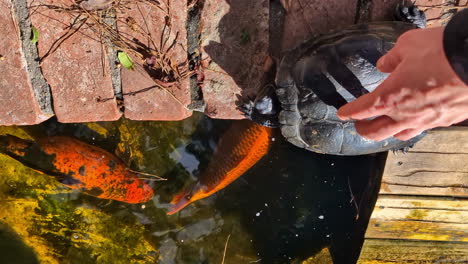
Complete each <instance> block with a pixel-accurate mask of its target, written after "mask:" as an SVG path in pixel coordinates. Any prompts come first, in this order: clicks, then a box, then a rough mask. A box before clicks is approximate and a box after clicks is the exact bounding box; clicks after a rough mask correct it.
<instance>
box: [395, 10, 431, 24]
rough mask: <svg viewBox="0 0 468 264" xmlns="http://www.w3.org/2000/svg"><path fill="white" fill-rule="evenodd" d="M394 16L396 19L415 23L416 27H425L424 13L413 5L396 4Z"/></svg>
mask: <svg viewBox="0 0 468 264" xmlns="http://www.w3.org/2000/svg"><path fill="white" fill-rule="evenodd" d="M396 17H397V19H398V20H401V21H404V22H408V23H411V24H414V25H416V26H417V27H418V28H425V27H426V22H427V21H426V15H425V14H424V12H423V11H421V10H419V9H418V8H417V7H416V6H415V5H411V6H406V5H397V7H396Z"/></svg>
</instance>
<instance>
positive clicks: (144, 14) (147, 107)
mask: <svg viewBox="0 0 468 264" xmlns="http://www.w3.org/2000/svg"><path fill="white" fill-rule="evenodd" d="M159 2H160V7H161V8H162V9H163V10H165V11H162V10H161V9H159V8H158V7H156V6H155V5H153V4H148V3H147V2H137V1H135V2H134V3H131V4H128V6H127V8H128V9H126V11H125V12H124V13H120V14H119V15H118V20H117V21H118V23H117V26H118V29H119V32H120V34H122V36H125V37H128V38H129V39H137V40H138V41H140V42H141V43H142V44H143V46H145V52H143V53H148V54H143V57H140V58H138V57H137V55H136V54H133V53H130V52H129V55H130V56H131V57H132V59H133V61H134V62H135V64H136V68H135V70H133V71H132V70H128V69H125V68H123V69H122V90H123V92H124V105H125V117H127V118H129V119H133V120H181V119H184V118H186V117H189V116H190V115H191V114H192V112H191V111H189V110H188V109H187V105H189V104H190V81H189V77H188V75H187V74H188V62H187V58H188V57H187V31H186V20H187V1H186V0H162V1H159ZM155 4H156V2H155ZM166 14H168V16H167V17H168V18H167V19H168V22H169V23H168V24H167V26H166V27H165V26H164V25H165V24H166V23H165V17H166ZM169 26H170V29H169ZM148 33H149V34H151V40H152V41H149V40H148ZM161 39H163V40H164V41H163V43H162V46H161ZM164 42H165V43H164ZM132 45H133V46H135V44H132ZM171 46H172V47H171ZM157 51H159V52H160V53H162V54H165V56H166V57H167V58H170V60H171V61H172V65H173V67H174V68H177V69H178V71H179V72H181V73H182V75H184V74H185V76H180V77H178V78H177V80H176V79H175V78H174V79H173V80H170V79H169V80H163V81H166V82H168V81H174V82H175V84H174V85H171V86H170V87H166V88H152V89H146V88H150V87H155V85H156V82H155V80H154V79H156V80H161V79H164V76H167V74H166V75H164V76H158V75H157V74H153V73H152V75H150V74H148V72H147V71H146V70H145V66H144V61H145V60H144V58H148V57H150V55H149V53H150V52H153V53H155V52H156V53H157ZM131 93H134V94H133V95H128V94H131ZM125 94H127V95H125Z"/></svg>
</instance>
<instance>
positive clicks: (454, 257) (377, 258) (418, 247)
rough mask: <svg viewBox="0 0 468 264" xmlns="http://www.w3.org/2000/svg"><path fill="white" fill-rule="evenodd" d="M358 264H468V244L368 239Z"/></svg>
mask: <svg viewBox="0 0 468 264" xmlns="http://www.w3.org/2000/svg"><path fill="white" fill-rule="evenodd" d="M358 263H359V264H390V263H392V264H393V263H399V264H406V263H427V264H429V263H468V244H465V243H446V242H427V241H408V240H383V239H367V240H366V241H365V242H364V247H363V249H362V251H361V256H360V258H359V261H358Z"/></svg>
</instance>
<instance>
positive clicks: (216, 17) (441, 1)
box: [0, 0, 468, 125]
mask: <svg viewBox="0 0 468 264" xmlns="http://www.w3.org/2000/svg"><path fill="white" fill-rule="evenodd" d="M467 2H468V1H467V0H417V1H416V5H418V6H419V7H420V8H421V9H422V10H424V11H425V12H426V15H427V18H428V25H429V26H440V25H445V24H446V23H447V22H448V20H449V19H450V17H451V16H452V15H453V14H454V13H455V12H457V10H459V9H461V8H465V7H466V5H467V4H468V3H467ZM280 3H281V4H280ZM397 4H401V1H397V0H346V1H339V0H332V1H326V2H324V1H319V0H297V1H292V0H277V1H276V2H270V1H269V0H237V1H229V0H160V1H154V0H114V1H94V0H76V1H74V0H34V1H33V0H14V1H12V0H0V18H1V20H2V21H4V23H2V24H1V25H0V32H2V33H3V36H4V38H3V41H2V42H1V43H0V74H1V75H2V78H1V79H0V125H31V124H37V123H40V122H42V121H44V120H47V119H48V118H50V117H52V116H53V115H56V116H57V119H58V120H59V121H60V122H89V121H112V120H117V119H119V118H121V117H122V116H125V117H126V118H129V119H133V120H181V119H184V118H186V117H189V116H190V115H191V114H192V111H202V112H204V113H205V114H207V115H208V116H210V117H213V118H223V119H242V118H243V115H242V114H241V112H240V111H239V110H238V109H237V107H238V105H239V104H240V103H242V102H243V100H244V99H245V98H246V97H249V96H253V95H255V93H256V91H257V90H258V89H259V88H261V87H262V86H263V85H265V83H266V82H269V81H272V80H271V78H270V79H268V78H269V77H268V75H267V74H266V71H267V70H268V68H267V67H266V65H268V64H271V61H272V60H271V58H270V56H271V57H273V58H276V59H277V58H278V57H280V56H281V53H282V52H284V51H285V50H287V49H291V48H294V47H295V46H297V45H298V44H299V43H301V42H303V41H305V40H307V39H309V38H312V37H314V36H316V35H318V34H323V33H327V32H330V31H333V30H338V29H341V28H343V27H346V26H348V25H351V24H355V23H361V22H369V21H379V20H391V19H392V14H393V12H394V10H395V7H396V5H397ZM122 60H124V61H122ZM267 77H268V78H267Z"/></svg>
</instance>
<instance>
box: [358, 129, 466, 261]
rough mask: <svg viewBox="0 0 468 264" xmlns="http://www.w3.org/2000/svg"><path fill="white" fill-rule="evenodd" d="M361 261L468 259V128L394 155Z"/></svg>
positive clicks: (435, 135) (436, 134)
mask: <svg viewBox="0 0 468 264" xmlns="http://www.w3.org/2000/svg"><path fill="white" fill-rule="evenodd" d="M358 263H360V264H370V263H372V264H382V263H468V127H450V128H444V129H437V130H434V131H431V132H429V133H428V135H427V136H426V137H425V138H424V139H423V140H422V141H421V142H419V143H418V144H417V145H416V146H415V147H414V148H412V149H411V150H410V151H409V153H407V154H398V155H392V154H389V156H388V158H387V163H386V167H385V171H384V175H383V180H382V186H381V189H380V194H379V199H378V200H377V204H376V206H375V208H374V212H373V214H372V217H371V220H370V222H369V226H368V228H367V232H366V240H365V242H364V246H363V249H362V251H361V256H360V259H359V262H358Z"/></svg>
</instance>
